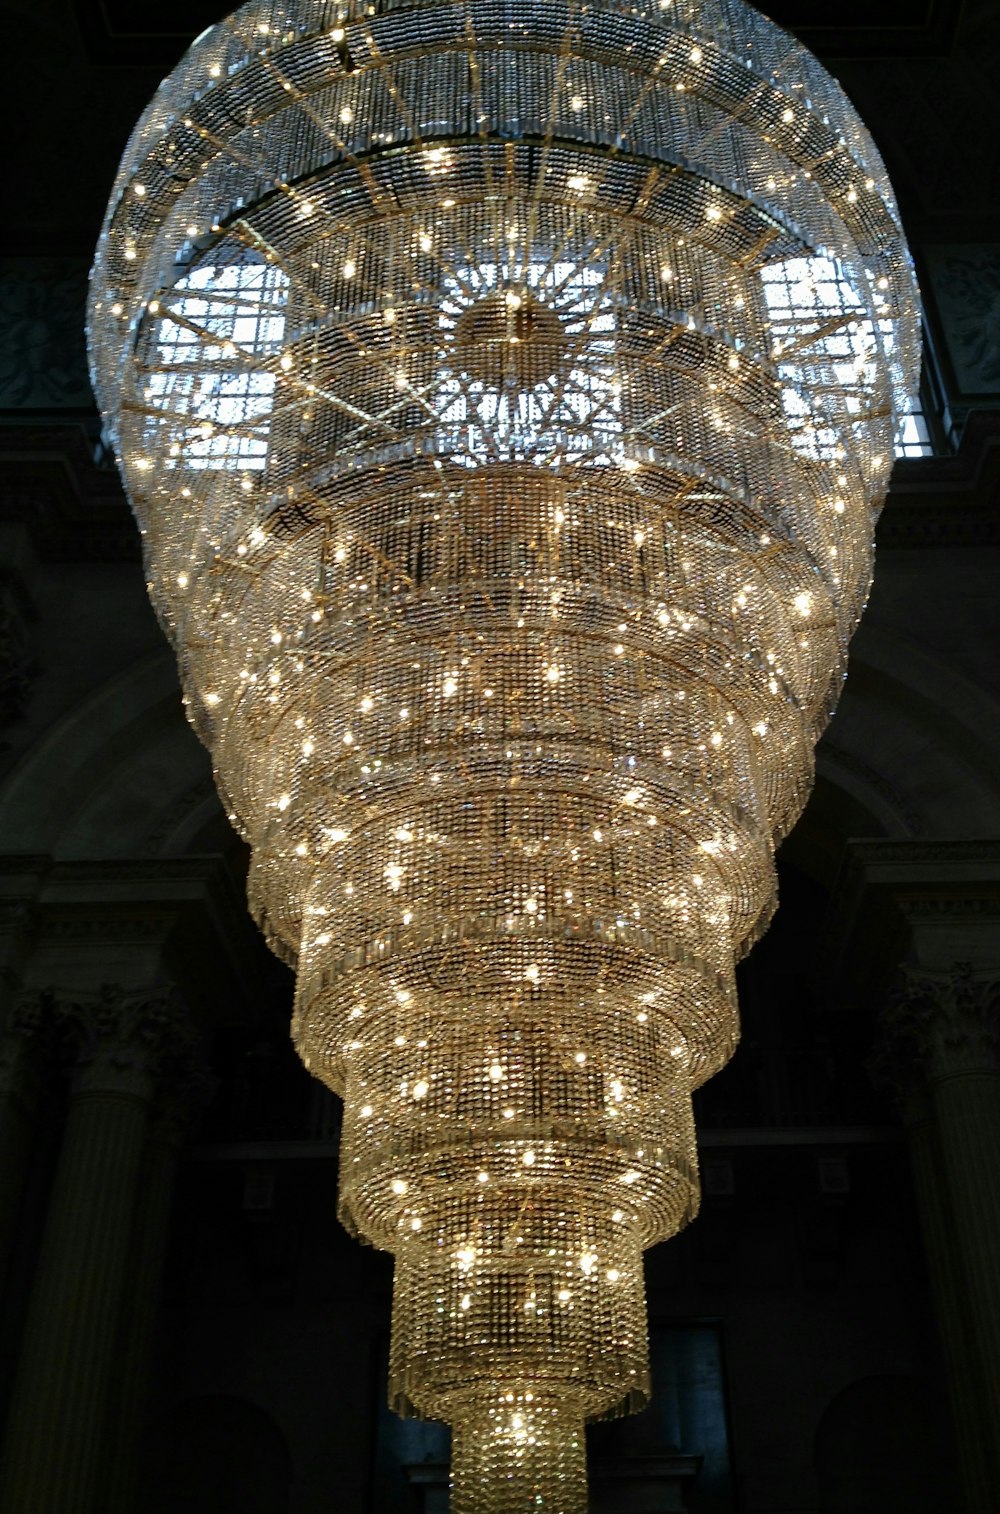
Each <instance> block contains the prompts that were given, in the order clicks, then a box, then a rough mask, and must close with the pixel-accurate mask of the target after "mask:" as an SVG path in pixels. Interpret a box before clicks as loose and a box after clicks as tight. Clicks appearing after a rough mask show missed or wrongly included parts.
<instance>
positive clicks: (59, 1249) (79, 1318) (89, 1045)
mask: <svg viewBox="0 0 1000 1514" xmlns="http://www.w3.org/2000/svg"><path fill="white" fill-rule="evenodd" d="M72 1008H73V1015H74V1018H75V1020H76V1021H77V1024H78V1028H79V1030H80V1034H81V1051H80V1064H79V1067H78V1072H77V1078H76V1082H75V1086H74V1089H73V1092H72V1094H71V1098H70V1105H69V1112H68V1117H67V1123H66V1129H65V1133H64V1136H63V1143H62V1148H61V1152H60V1157H59V1162H58V1166H57V1170H56V1176H55V1180H54V1184H53V1189H52V1193H51V1196H50V1201H49V1209H48V1216H47V1221H46V1226H45V1232H44V1235H43V1239H42V1246H41V1254H40V1257H39V1263H38V1269H37V1275H36V1280H35V1284H34V1287H33V1290H32V1295H31V1301H30V1305H29V1308H28V1314H27V1319H26V1324H25V1330H24V1338H23V1342H22V1348H21V1354H20V1359H19V1364H18V1372H17V1377H16V1379H15V1386H14V1394H13V1400H12V1407H11V1414H10V1418H9V1421H8V1425H7V1431H6V1437H5V1442H4V1454H3V1462H2V1466H0V1508H3V1509H9V1510H11V1511H12V1514H13V1511H15V1510H16V1511H18V1514H103V1503H102V1500H101V1499H100V1498H99V1486H100V1480H101V1474H102V1465H101V1464H102V1457H103V1452H104V1445H105V1433H104V1432H105V1426H106V1413H107V1406H108V1400H109V1392H110V1385H111V1380H112V1373H113V1370H114V1366H115V1353H116V1348H117V1344H118V1326H119V1322H120V1318H121V1309H122V1303H123V1298H124V1294H125V1287H126V1282H127V1279H128V1277H129V1273H130V1269H131V1267H132V1266H133V1258H132V1256H131V1241H132V1235H133V1225H134V1216H135V1208H136V1198H137V1190H138V1184H139V1179H140V1174H141V1169H142V1157H143V1151H144V1148H145V1139H146V1133H147V1123H148V1106H149V1099H150V1096H151V1094H152V1090H153V1079H154V1072H155V1063H156V1060H157V1056H158V1055H159V1052H160V1049H161V1046H162V1042H163V1040H164V1038H165V1035H166V1034H167V1024H168V1020H169V1016H168V1015H167V1014H166V1013H165V1011H164V1004H163V1001H162V1000H154V999H150V998H149V997H148V996H145V997H143V996H140V997H135V996H126V995H122V994H121V993H120V992H115V991H113V990H109V991H105V992H104V994H103V995H102V998H101V1001H100V1002H99V1003H97V1004H90V1005H74V1006H73V1007H72Z"/></svg>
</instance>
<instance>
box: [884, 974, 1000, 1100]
mask: <svg viewBox="0 0 1000 1514" xmlns="http://www.w3.org/2000/svg"><path fill="white" fill-rule="evenodd" d="M998 999H1000V981H998V975H997V974H995V973H991V974H988V975H980V974H976V973H974V971H973V967H972V964H971V963H969V962H954V963H953V964H952V966H951V968H950V970H949V971H947V972H936V973H923V972H919V971H917V970H915V969H913V968H904V969H903V974H902V982H901V983H900V984H899V986H898V987H897V988H896V989H895V990H894V991H893V992H892V993H891V994H890V995H889V997H888V999H887V1001H886V1003H885V1006H884V1008H883V1011H882V1017H881V1020H882V1023H881V1037H880V1041H879V1043H878V1045H877V1046H876V1050H875V1053H874V1054H873V1059H872V1061H873V1071H874V1072H875V1075H876V1076H878V1075H879V1072H880V1071H883V1069H892V1070H891V1071H888V1072H887V1075H885V1076H883V1079H882V1080H883V1081H889V1082H891V1083H893V1084H894V1086H896V1087H897V1088H899V1087H900V1086H901V1085H904V1084H905V1085H909V1086H910V1087H911V1088H912V1086H913V1085H914V1084H916V1085H917V1086H920V1085H923V1086H926V1085H928V1084H931V1083H935V1082H939V1081H941V1080H942V1079H944V1078H949V1077H955V1076H958V1075H961V1074H967V1073H975V1072H997V1071H1000V1024H998V1016H997V1004H998Z"/></svg>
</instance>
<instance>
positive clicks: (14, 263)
mask: <svg viewBox="0 0 1000 1514" xmlns="http://www.w3.org/2000/svg"><path fill="white" fill-rule="evenodd" d="M86 297H87V262H86V260H85V259H83V258H3V259H0V409H4V410H13V409H20V410H25V409H26V410H51V409H55V408H69V409H74V410H79V409H90V407H91V406H92V405H93V398H92V396H91V392H90V382H89V379H88V377H87V360H86V352H85V348H84V340H83V327H84V308H85V304H86Z"/></svg>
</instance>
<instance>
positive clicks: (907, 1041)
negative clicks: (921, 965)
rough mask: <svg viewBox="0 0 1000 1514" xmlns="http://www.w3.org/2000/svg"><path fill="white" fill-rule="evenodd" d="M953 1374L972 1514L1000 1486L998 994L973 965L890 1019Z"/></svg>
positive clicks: (985, 1507)
mask: <svg viewBox="0 0 1000 1514" xmlns="http://www.w3.org/2000/svg"><path fill="white" fill-rule="evenodd" d="M884 1030H885V1034H884V1039H883V1045H882V1048H881V1051H880V1056H879V1061H880V1063H881V1064H882V1065H883V1068H890V1069H891V1074H890V1075H891V1077H892V1081H893V1082H894V1083H895V1085H896V1088H897V1091H898V1092H899V1094H900V1102H901V1105H902V1109H903V1117H904V1122H905V1123H906V1125H907V1129H908V1133H909V1138H910V1153H911V1159H912V1165H913V1173H914V1183H915V1187H916V1193H917V1200H918V1203H919V1206H920V1214H921V1223H922V1227H923V1234H924V1240H925V1245H926V1250H927V1261H928V1270H929V1273H930V1277H931V1284H932V1287H933V1289H934V1295H935V1304H936V1308H937V1313H938V1320H939V1324H940V1328H941V1337H942V1345H943V1348H944V1352H945V1357H946V1361H947V1365H948V1371H949V1387H950V1391H951V1397H952V1407H953V1411H954V1419H955V1428H956V1434H957V1438H958V1442H959V1451H960V1455H961V1460H962V1472H963V1482H964V1486H965V1496H966V1506H967V1511H968V1514H996V1510H997V1507H998V1501H997V1500H998V1490H1000V1062H998V1058H997V1050H998V1047H997V1014H996V997H995V994H994V990H993V985H992V983H991V982H990V981H988V980H986V981H977V980H976V979H975V978H974V977H973V975H972V973H971V970H970V969H969V967H968V966H967V965H966V964H957V965H956V966H955V967H954V968H953V970H952V972H951V973H950V974H934V975H927V976H922V977H918V976H917V975H915V974H913V975H911V976H910V977H909V979H908V981H907V984H906V986H905V988H904V989H903V990H902V991H901V992H900V993H898V994H896V995H894V997H893V1000H892V1002H891V1003H890V1005H889V1007H888V1009H887V1011H886V1016H885V1025H884Z"/></svg>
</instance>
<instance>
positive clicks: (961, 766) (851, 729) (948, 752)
mask: <svg viewBox="0 0 1000 1514" xmlns="http://www.w3.org/2000/svg"><path fill="white" fill-rule="evenodd" d="M996 732H1000V703H998V701H997V700H996V699H995V698H994V697H993V696H992V694H990V693H988V692H987V691H986V690H984V689H983V688H982V687H980V686H979V685H978V684H975V683H973V682H971V681H970V680H968V679H967V678H964V677H963V676H962V675H961V674H960V673H958V672H957V671H956V670H955V668H954V667H951V666H949V665H948V664H946V663H945V662H942V661H941V660H939V659H938V658H937V657H936V656H935V655H933V654H932V653H930V652H928V651H927V650H925V649H924V648H922V647H920V646H918V645H917V644H916V643H914V642H913V641H911V640H910V639H909V638H907V637H903V636H900V635H899V634H898V633H897V632H890V631H887V630H885V629H883V628H882V627H879V626H872V625H869V624H868V623H866V622H863V623H862V626H861V629H860V630H859V632H858V635H857V638H856V640H855V642H854V651H853V653H852V657H851V668H850V676H849V677H848V680H847V685H846V689H845V692H844V697H843V699H842V701H841V704H840V707H839V708H838V711H837V716H836V719H835V721H834V723H833V725H832V726H831V729H830V734H829V737H828V738H827V739H826V740H825V741H824V743H823V744H821V746H820V748H819V753H818V758H817V766H818V771H820V772H821V773H823V774H825V775H826V776H827V777H829V778H830V779H831V780H832V781H833V782H835V783H836V784H837V785H838V786H839V787H842V788H843V789H844V790H845V791H846V792H849V793H850V794H852V795H853V796H854V797H855V798H856V800H857V801H858V802H859V803H860V804H861V805H863V806H864V808H865V809H866V810H868V811H869V812H870V814H871V815H872V816H873V817H875V819H876V820H877V821H878V823H879V825H880V827H881V829H882V833H883V834H885V835H887V836H890V837H898V838H905V837H907V836H914V835H926V836H947V837H949V838H960V837H962V836H977V835H978V836H982V835H996V834H997V833H1000V745H998V743H997V741H996V737H995V735H994V733H996Z"/></svg>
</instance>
